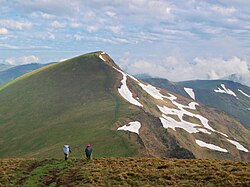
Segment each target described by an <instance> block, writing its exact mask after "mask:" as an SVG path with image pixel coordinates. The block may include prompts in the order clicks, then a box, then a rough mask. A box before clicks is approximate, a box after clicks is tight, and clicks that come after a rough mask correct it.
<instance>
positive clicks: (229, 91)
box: [214, 84, 237, 98]
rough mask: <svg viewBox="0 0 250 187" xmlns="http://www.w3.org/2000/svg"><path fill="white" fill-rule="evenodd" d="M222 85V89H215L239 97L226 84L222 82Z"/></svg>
mask: <svg viewBox="0 0 250 187" xmlns="http://www.w3.org/2000/svg"><path fill="white" fill-rule="evenodd" d="M221 87H222V89H221V88H220V87H218V88H217V89H214V91H215V92H217V93H225V94H229V95H233V96H234V97H236V98H237V96H236V94H235V93H234V92H233V91H232V90H230V89H227V88H226V86H225V85H224V84H221Z"/></svg>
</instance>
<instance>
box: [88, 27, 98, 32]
mask: <svg viewBox="0 0 250 187" xmlns="http://www.w3.org/2000/svg"><path fill="white" fill-rule="evenodd" d="M98 29H99V27H98V26H97V25H90V26H87V31H88V32H90V33H92V32H96V31H98Z"/></svg>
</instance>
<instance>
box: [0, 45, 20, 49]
mask: <svg viewBox="0 0 250 187" xmlns="http://www.w3.org/2000/svg"><path fill="white" fill-rule="evenodd" d="M1 48H3V49H19V47H18V46H14V45H10V44H0V49H1Z"/></svg>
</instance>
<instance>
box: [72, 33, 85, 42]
mask: <svg viewBox="0 0 250 187" xmlns="http://www.w3.org/2000/svg"><path fill="white" fill-rule="evenodd" d="M73 37H74V39H75V40H76V41H81V40H82V39H84V36H82V35H81V34H74V36H73Z"/></svg>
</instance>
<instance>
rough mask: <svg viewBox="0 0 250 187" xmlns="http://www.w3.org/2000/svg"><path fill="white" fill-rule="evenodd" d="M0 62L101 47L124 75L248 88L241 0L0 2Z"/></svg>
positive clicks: (248, 51) (248, 25)
mask: <svg viewBox="0 0 250 187" xmlns="http://www.w3.org/2000/svg"><path fill="white" fill-rule="evenodd" d="M0 12H1V14H0V63H3V64H12V65H20V64H27V63H49V62H57V61H60V60H63V59H68V58H72V57H75V56H78V55H81V54H85V53H88V52H93V51H105V52H106V53H108V54H109V55H110V56H111V57H112V58H113V59H114V61H115V62H116V63H117V64H118V65H119V66H120V67H121V68H122V69H123V70H124V71H126V72H127V73H130V74H143V73H146V74H149V75H151V76H154V77H163V78H167V79H169V80H171V81H183V80H193V79H221V78H225V77H228V76H230V75H232V74H235V75H237V76H236V77H238V79H239V80H241V81H242V82H243V83H245V84H246V85H250V70H249V67H250V1H249V0H203V1H202V0H126V1H123V0H91V1H87V0H25V1H23V0H0Z"/></svg>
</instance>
